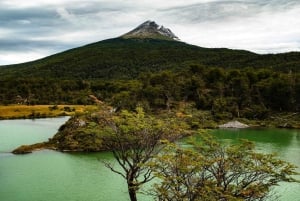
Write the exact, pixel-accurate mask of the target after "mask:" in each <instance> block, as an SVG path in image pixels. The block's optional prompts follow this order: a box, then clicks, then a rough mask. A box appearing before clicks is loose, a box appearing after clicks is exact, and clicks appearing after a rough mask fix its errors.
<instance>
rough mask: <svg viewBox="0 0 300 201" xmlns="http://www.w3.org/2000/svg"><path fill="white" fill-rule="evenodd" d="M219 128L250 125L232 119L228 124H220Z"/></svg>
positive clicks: (246, 126)
mask: <svg viewBox="0 0 300 201" xmlns="http://www.w3.org/2000/svg"><path fill="white" fill-rule="evenodd" d="M218 127H219V128H248V127H249V126H248V125H247V124H243V123H241V122H239V121H230V122H228V123H226V124H223V125H219V126H218Z"/></svg>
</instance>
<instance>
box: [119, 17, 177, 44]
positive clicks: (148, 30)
mask: <svg viewBox="0 0 300 201" xmlns="http://www.w3.org/2000/svg"><path fill="white" fill-rule="evenodd" d="M121 37H122V38H157V39H166V40H179V38H178V37H177V36H176V35H175V34H174V33H173V32H172V31H171V30H170V29H168V28H166V27H164V26H159V25H158V24H156V22H154V21H146V22H144V23H143V24H141V25H139V26H138V27H137V28H135V29H133V30H132V31H130V32H128V33H126V34H124V35H122V36H121Z"/></svg>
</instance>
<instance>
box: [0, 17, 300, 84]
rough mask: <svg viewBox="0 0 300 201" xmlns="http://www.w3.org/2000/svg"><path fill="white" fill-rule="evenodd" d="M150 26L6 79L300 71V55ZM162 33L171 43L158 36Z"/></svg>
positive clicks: (10, 72)
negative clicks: (202, 43)
mask: <svg viewBox="0 0 300 201" xmlns="http://www.w3.org/2000/svg"><path fill="white" fill-rule="evenodd" d="M145 23H146V24H145ZM145 23H143V24H142V25H140V26H139V27H137V28H136V29H134V30H133V31H131V32H129V33H127V34H125V35H123V36H121V37H119V38H113V39H108V40H103V41H100V42H97V43H93V44H89V45H86V46H83V47H79V48H75V49H71V50H68V51H65V52H62V53H58V54H55V55H52V56H49V57H46V58H44V59H40V60H37V61H33V62H28V63H23V64H17V65H10V66H2V67H0V76H1V77H2V78H3V77H10V78H12V77H41V78H43V77H47V78H80V79H92V78H103V79H126V78H134V77H136V76H138V75H139V74H140V73H143V72H156V71H161V70H165V69H169V70H178V69H182V68H185V67H186V66H188V65H190V64H200V65H203V66H205V67H224V68H245V67H253V68H260V67H264V68H266V67H268V68H273V69H274V70H283V71H290V70H293V71H298V70H299V69H300V53H299V52H292V53H284V54H274V55H272V54H269V55H258V54H255V53H252V52H248V51H243V50H231V49H225V48H202V47H198V46H194V45H190V44H186V43H184V42H180V41H177V37H176V36H175V35H174V34H173V33H172V31H171V30H169V29H167V28H163V27H160V28H159V27H158V25H156V24H155V23H154V22H150V21H147V22H145ZM153 23H154V24H153ZM141 30H142V31H141ZM161 32H162V33H163V34H162V36H164V37H165V38H164V37H156V36H155V37H154V35H155V34H156V35H157V34H161ZM140 33H142V36H141V35H140ZM164 34H165V35H164ZM168 34H169V36H167V35H168ZM175 39H176V40H175Z"/></svg>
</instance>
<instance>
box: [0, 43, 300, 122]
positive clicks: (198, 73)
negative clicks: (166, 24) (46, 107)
mask: <svg viewBox="0 0 300 201" xmlns="http://www.w3.org/2000/svg"><path fill="white" fill-rule="evenodd" d="M299 68H300V53H296V52H295V53H285V54H274V55H258V54H255V53H251V52H247V51H241V50H230V49H209V48H201V47H197V46H193V45H188V44H186V43H183V42H178V41H169V40H158V39H147V38H146V39H123V38H115V39H109V40H105V41H101V42H98V43H94V44H90V45H87V46H83V47H80V48H76V49H72V50H69V51H66V52H63V53H60V54H56V55H53V56H50V57H47V58H44V59H41V60H37V61H33V62H29V63H24V64H18V65H11V66H2V67H0V76H1V78H0V84H1V88H0V104H16V103H19V104H89V103H91V100H90V98H89V97H88V96H89V95H95V96H96V97H97V98H99V99H101V100H104V101H107V102H108V103H111V104H112V105H114V106H115V107H118V108H130V109H132V108H135V106H136V105H138V104H139V105H143V106H144V107H145V108H148V109H149V110H153V109H161V108H163V109H170V108H176V107H177V106H178V105H179V104H180V102H188V103H191V104H192V105H194V106H195V108H197V109H205V110H211V111H212V113H213V114H215V115H216V117H218V116H219V118H222V116H228V117H247V118H264V117H265V116H267V115H268V112H269V111H293V112H294V111H298V110H299V107H300V81H299V80H300V74H299Z"/></svg>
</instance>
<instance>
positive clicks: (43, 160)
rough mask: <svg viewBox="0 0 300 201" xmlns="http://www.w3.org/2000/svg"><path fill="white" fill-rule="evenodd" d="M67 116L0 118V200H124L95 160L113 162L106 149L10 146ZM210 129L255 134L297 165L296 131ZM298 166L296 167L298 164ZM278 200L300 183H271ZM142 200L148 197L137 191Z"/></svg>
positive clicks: (298, 199) (36, 137)
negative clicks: (27, 150) (20, 149)
mask: <svg viewBox="0 0 300 201" xmlns="http://www.w3.org/2000/svg"><path fill="white" fill-rule="evenodd" d="M66 120H67V118H55V119H38V120H34V121H32V120H9V121H6V120H5V121H0V201H128V200H129V199H128V195H127V190H126V184H125V181H124V180H123V179H122V178H121V177H120V176H119V175H116V174H114V173H112V172H110V171H109V170H108V169H106V168H105V167H104V165H103V164H102V163H101V162H100V161H101V160H107V161H111V162H114V160H113V158H112V156H111V154H110V153H98V154H68V153H60V152H55V151H48V150H45V151H38V152H35V153H33V154H28V155H12V154H10V153H9V152H10V151H11V150H12V149H14V148H16V147H17V146H19V145H22V144H31V143H35V142H40V141H45V140H47V139H48V138H50V137H51V136H52V135H53V134H54V133H55V132H56V131H57V129H58V128H59V126H60V125H61V124H63V123H64V122H65V121H66ZM214 134H215V135H217V136H218V137H219V138H221V139H222V140H224V142H233V141H235V140H237V138H248V139H250V140H254V141H255V142H256V144H257V146H258V149H259V150H261V151H264V152H278V154H279V156H280V157H281V158H283V159H285V160H288V161H290V162H293V163H295V164H297V165H298V166H300V156H299V153H300V131H296V130H243V131H238V130H233V131H230V130H229V131H228V130H217V131H214ZM299 171H300V169H299ZM275 190H276V192H278V193H279V194H280V195H281V196H282V197H281V198H280V200H281V201H300V186H299V184H288V185H286V184H284V185H281V186H280V187H278V188H276V189H275ZM139 197H140V199H139V200H141V201H149V200H151V199H150V198H146V197H143V196H142V195H140V196H139Z"/></svg>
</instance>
